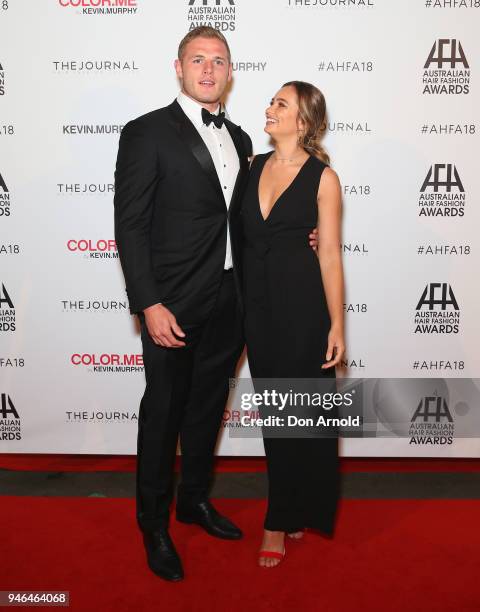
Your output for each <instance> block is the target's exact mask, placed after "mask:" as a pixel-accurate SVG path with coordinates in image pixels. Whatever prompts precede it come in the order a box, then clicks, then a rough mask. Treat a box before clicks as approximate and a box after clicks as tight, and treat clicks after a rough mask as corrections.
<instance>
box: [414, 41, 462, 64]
mask: <svg viewBox="0 0 480 612" xmlns="http://www.w3.org/2000/svg"><path fill="white" fill-rule="evenodd" d="M445 47H446V48H447V49H448V48H449V49H450V55H445V54H444V48H445ZM435 52H438V55H437V56H436V57H435ZM444 63H447V64H448V63H450V66H449V67H450V68H455V67H456V65H457V64H462V66H463V67H464V68H470V66H469V65H468V62H467V58H466V57H465V53H464V51H463V47H462V43H461V42H460V41H458V47H457V39H456V38H452V39H450V38H439V39H438V40H436V41H435V42H434V43H433V47H432V49H431V51H430V53H429V55H428V57H427V61H426V62H425V66H424V68H430V66H431V64H436V65H437V68H443V64H444Z"/></svg>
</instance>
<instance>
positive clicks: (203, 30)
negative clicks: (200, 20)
mask: <svg viewBox="0 0 480 612" xmlns="http://www.w3.org/2000/svg"><path fill="white" fill-rule="evenodd" d="M200 37H202V38H216V39H217V40H220V41H221V42H223V44H224V45H225V47H226V48H227V55H228V61H229V63H230V62H231V54H230V47H229V46H228V42H227V39H226V38H225V36H224V35H223V34H222V33H221V32H220V30H216V29H215V28H211V27H210V26H198V27H197V28H194V29H193V30H190V32H189V33H188V34H187V35H186V36H184V37H183V38H182V40H181V41H180V44H179V45H178V59H179V60H180V61H181V60H182V58H183V55H184V53H185V47H186V46H187V45H188V43H189V42H190V41H192V40H194V39H195V38H200Z"/></svg>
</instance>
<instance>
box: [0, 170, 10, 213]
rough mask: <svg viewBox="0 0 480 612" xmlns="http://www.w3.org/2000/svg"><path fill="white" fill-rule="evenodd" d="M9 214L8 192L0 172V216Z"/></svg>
mask: <svg viewBox="0 0 480 612" xmlns="http://www.w3.org/2000/svg"><path fill="white" fill-rule="evenodd" d="M9 216H10V193H9V191H8V187H7V184H6V183H5V181H4V180H3V177H2V175H1V174H0V217H9Z"/></svg>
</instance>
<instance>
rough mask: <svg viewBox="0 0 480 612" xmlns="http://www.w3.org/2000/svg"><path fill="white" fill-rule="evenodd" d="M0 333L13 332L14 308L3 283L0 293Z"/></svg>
mask: <svg viewBox="0 0 480 612" xmlns="http://www.w3.org/2000/svg"><path fill="white" fill-rule="evenodd" d="M0 331H15V307H14V305H13V301H12V298H11V297H10V295H9V294H8V291H7V288H6V287H5V285H4V284H3V283H2V288H1V291H0Z"/></svg>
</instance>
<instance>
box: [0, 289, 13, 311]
mask: <svg viewBox="0 0 480 612" xmlns="http://www.w3.org/2000/svg"><path fill="white" fill-rule="evenodd" d="M3 304H8V307H9V308H15V306H14V305H13V302H12V300H11V298H10V296H9V295H8V292H7V288H6V287H5V285H4V284H3V283H2V292H1V293H0V308H3Z"/></svg>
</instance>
